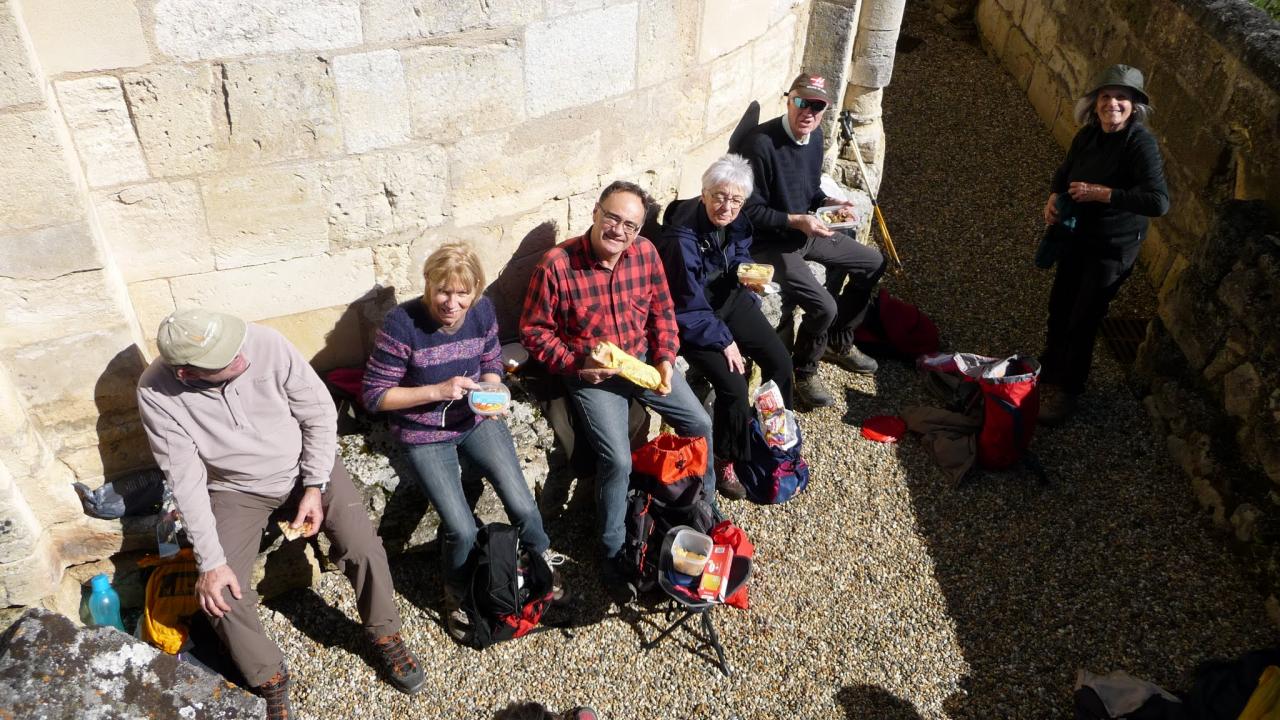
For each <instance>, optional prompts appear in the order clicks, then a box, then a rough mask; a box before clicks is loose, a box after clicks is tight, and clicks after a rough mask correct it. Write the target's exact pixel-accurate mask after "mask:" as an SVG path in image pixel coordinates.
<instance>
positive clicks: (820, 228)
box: [787, 214, 835, 237]
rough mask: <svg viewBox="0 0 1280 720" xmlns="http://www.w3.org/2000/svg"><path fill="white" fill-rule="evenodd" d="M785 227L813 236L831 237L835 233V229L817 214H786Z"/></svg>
mask: <svg viewBox="0 0 1280 720" xmlns="http://www.w3.org/2000/svg"><path fill="white" fill-rule="evenodd" d="M787 227H789V228H791V229H792V230H799V231H800V232H802V233H804V234H805V235H812V236H814V237H831V236H832V235H835V231H834V230H832V229H831V228H829V227H827V224H826V223H824V222H822V221H821V220H819V219H818V216H817V215H808V214H804V215H788V216H787Z"/></svg>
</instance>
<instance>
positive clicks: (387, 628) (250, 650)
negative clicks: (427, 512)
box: [209, 459, 400, 686]
mask: <svg viewBox="0 0 1280 720" xmlns="http://www.w3.org/2000/svg"><path fill="white" fill-rule="evenodd" d="M301 495H302V488H301V486H299V487H298V488H296V489H295V490H294V492H292V493H290V494H288V495H284V496H281V497H274V498H273V497H266V496H263V495H253V494H250V493H241V492H226V491H223V492H212V493H209V500H210V504H211V506H212V509H213V517H214V520H215V521H216V522H217V526H218V540H219V542H221V543H222V551H223V553H224V554H225V555H226V557H227V565H228V566H230V568H231V570H232V571H233V572H235V574H236V580H238V581H239V582H240V596H241V597H240V599H239V600H236V599H235V597H233V596H232V595H231V593H230V592H229V591H224V592H223V597H224V599H225V600H226V602H227V604H228V605H230V606H231V612H229V613H226V614H225V615H223V616H222V617H221V618H214V617H210V618H209V621H210V622H211V623H212V625H213V628H214V630H215V631H217V633H218V636H219V637H221V638H222V641H223V643H225V644H226V646H227V649H228V650H229V651H230V653H231V659H232V660H233V661H235V663H236V666H237V667H239V668H240V672H242V673H244V677H245V679H246V680H247V681H248V682H249V684H250V685H253V686H257V685H261V684H263V683H265V682H266V681H268V680H270V679H271V677H272V676H273V675H275V674H276V673H277V672H279V671H281V670H283V669H284V656H283V655H282V654H281V653H280V648H279V646H277V645H276V644H275V642H274V641H272V640H271V639H269V638H268V637H267V636H266V634H265V633H264V632H263V630H262V623H261V622H259V620H258V593H257V592H255V591H254V589H253V586H252V585H251V584H250V578H251V576H252V574H253V564H254V561H255V560H257V557H258V550H259V547H260V545H261V542H262V532H263V530H264V529H266V527H267V522H268V521H269V520H270V518H271V514H272V513H273V512H275V511H276V510H277V509H279V508H281V507H286V508H288V507H294V506H296V505H297V501H298V499H299V498H300V497H301ZM287 519H289V520H292V519H293V516H292V514H290V515H289V517H288V518H287ZM320 529H321V531H322V532H323V533H324V534H325V535H326V536H327V537H328V538H329V540H330V541H331V542H332V543H333V547H332V550H331V552H330V559H331V560H332V561H333V562H334V564H336V565H337V566H338V569H340V570H341V571H342V573H343V574H344V575H346V576H347V579H348V580H350V581H351V585H352V587H354V588H355V591H356V606H357V608H358V609H359V611H360V620H361V622H362V624H363V625H364V628H365V632H366V633H368V635H369V637H370V638H371V639H376V638H379V637H382V636H384V635H388V634H390V633H394V632H397V631H399V630H400V613H399V611H397V610H396V605H395V599H394V593H393V588H392V586H391V571H390V569H389V568H388V566H387V553H386V550H385V549H384V548H383V546H382V539H381V538H379V537H378V535H377V534H376V533H375V532H374V531H373V524H372V523H371V522H369V516H368V515H366V514H365V510H364V503H363V502H362V501H361V498H360V495H359V493H357V492H356V489H355V486H354V485H352V483H351V476H350V475H349V474H348V473H347V469H346V468H345V467H344V466H343V464H342V460H341V459H338V460H337V461H335V462H334V465H333V472H332V473H331V475H330V477H329V488H328V490H327V491H326V492H325V494H324V522H323V523H322V524H321V528H320Z"/></svg>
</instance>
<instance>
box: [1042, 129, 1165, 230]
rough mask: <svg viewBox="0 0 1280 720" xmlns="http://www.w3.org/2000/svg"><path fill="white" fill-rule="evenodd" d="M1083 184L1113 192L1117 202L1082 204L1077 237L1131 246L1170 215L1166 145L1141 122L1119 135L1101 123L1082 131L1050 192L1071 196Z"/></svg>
mask: <svg viewBox="0 0 1280 720" xmlns="http://www.w3.org/2000/svg"><path fill="white" fill-rule="evenodd" d="M1077 181H1079V182H1088V183H1096V184H1098V185H1105V186H1107V187H1109V188H1111V202H1110V203H1103V202H1086V203H1076V204H1075V215H1076V218H1077V220H1076V229H1075V234H1076V235H1083V236H1086V237H1099V238H1116V239H1122V241H1124V242H1128V237H1130V236H1133V235H1135V234H1137V233H1145V231H1146V229H1147V224H1148V222H1149V221H1148V220H1147V218H1149V217H1160V216H1161V215H1164V214H1165V213H1167V212H1169V188H1168V187H1167V186H1166V185H1165V180H1164V158H1163V157H1162V156H1161V155H1160V147H1159V146H1158V145H1157V143H1156V139H1155V136H1153V135H1152V134H1151V132H1150V131H1149V130H1147V129H1146V128H1145V127H1143V126H1142V125H1140V124H1138V123H1136V122H1133V121H1130V122H1129V125H1128V126H1127V127H1125V128H1124V129H1123V130H1118V131H1116V132H1113V133H1108V132H1103V131H1102V128H1101V127H1099V126H1098V125H1085V126H1084V127H1082V128H1080V131H1079V132H1077V133H1076V136H1075V138H1074V139H1073V140H1072V141H1071V148H1070V149H1069V150H1067V157H1066V159H1065V160H1063V161H1062V165H1061V166H1059V167H1058V170H1057V172H1055V173H1054V174H1053V182H1052V184H1051V185H1050V190H1051V191H1052V192H1055V193H1065V192H1066V191H1067V187H1068V186H1069V185H1070V184H1071V183H1073V182H1077ZM1122 236H1124V237H1123V238H1122Z"/></svg>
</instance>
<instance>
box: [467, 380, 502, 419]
mask: <svg viewBox="0 0 1280 720" xmlns="http://www.w3.org/2000/svg"><path fill="white" fill-rule="evenodd" d="M467 404H468V405H470V406H471V410H472V411H473V412H475V414H477V415H498V414H499V413H502V412H505V411H506V409H507V406H508V405H510V404H511V391H510V390H508V389H507V386H506V385H503V384H502V383H491V382H482V383H480V387H479V388H477V389H475V390H472V391H471V392H470V393H468V394H467Z"/></svg>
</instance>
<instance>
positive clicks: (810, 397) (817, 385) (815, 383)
mask: <svg viewBox="0 0 1280 720" xmlns="http://www.w3.org/2000/svg"><path fill="white" fill-rule="evenodd" d="M795 394H796V406H797V407H798V408H800V409H802V410H813V409H815V408H824V407H831V406H832V405H835V404H836V399H835V398H834V397H832V396H831V393H830V392H828V391H827V388H826V387H824V386H823V385H822V381H821V380H819V379H818V376H817V375H811V376H809V377H807V378H796V389H795Z"/></svg>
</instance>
